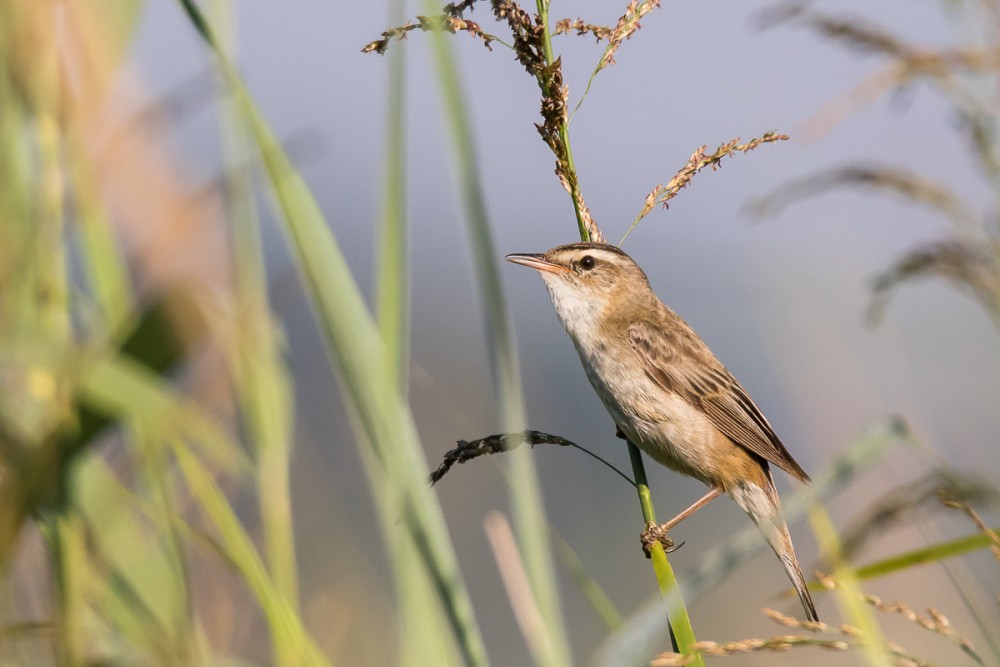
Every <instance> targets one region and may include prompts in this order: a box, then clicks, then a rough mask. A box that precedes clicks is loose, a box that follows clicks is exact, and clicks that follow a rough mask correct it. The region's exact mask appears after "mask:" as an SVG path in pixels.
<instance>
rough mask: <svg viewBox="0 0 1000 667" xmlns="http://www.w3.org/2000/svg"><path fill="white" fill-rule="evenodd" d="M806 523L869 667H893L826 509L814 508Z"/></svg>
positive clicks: (845, 617) (878, 627)
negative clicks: (857, 632) (826, 561)
mask: <svg viewBox="0 0 1000 667" xmlns="http://www.w3.org/2000/svg"><path fill="white" fill-rule="evenodd" d="M809 520H810V523H811V524H812V527H813V532H815V534H816V539H817V541H818V542H819V545H820V550H821V553H822V554H823V555H824V556H825V557H826V558H827V559H829V561H830V562H831V563H832V564H833V577H834V578H835V579H836V580H837V587H836V588H835V589H834V591H833V594H834V596H835V597H836V599H837V602H838V603H839V606H840V610H841V613H842V614H843V616H844V619H845V620H846V621H847V622H849V623H850V624H851V625H853V626H854V627H856V628H858V629H860V630H861V639H862V644H861V651H862V653H863V654H864V656H865V661H866V662H867V664H868V665H870V666H871V667H892V665H893V661H892V659H891V658H890V657H889V654H888V653H887V652H886V650H885V646H886V644H885V637H884V636H883V635H882V628H881V627H880V626H879V623H878V619H876V618H875V614H874V612H873V611H872V609H871V607H869V606H868V605H867V604H866V603H865V601H864V600H863V595H864V589H862V587H861V582H860V581H859V580H858V578H857V576H856V575H855V573H854V569H853V568H852V567H851V566H850V564H848V563H847V562H845V561H844V560H843V558H842V557H841V551H840V536H839V535H838V534H837V529H836V528H834V526H833V521H832V520H831V519H830V515H829V514H828V513H827V512H826V510H825V509H823V508H822V507H820V506H819V505H814V506H813V509H812V510H811V511H810V513H809Z"/></svg>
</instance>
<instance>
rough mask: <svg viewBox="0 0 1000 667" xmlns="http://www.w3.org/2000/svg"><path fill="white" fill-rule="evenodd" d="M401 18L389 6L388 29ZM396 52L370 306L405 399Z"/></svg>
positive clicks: (400, 104) (402, 89)
mask: <svg viewBox="0 0 1000 667" xmlns="http://www.w3.org/2000/svg"><path fill="white" fill-rule="evenodd" d="M405 18H406V11H405V2H404V1H403V0H393V2H392V3H391V10H390V16H389V25H401V24H402V23H403V21H404V20H405ZM403 56H404V51H403V50H402V49H393V51H392V53H391V54H390V55H389V91H388V92H389V95H388V97H389V115H388V118H387V121H386V134H385V136H386V151H385V169H384V172H383V193H382V210H381V215H380V219H379V225H378V249H377V257H376V262H375V266H376V274H375V282H376V288H375V292H376V304H377V314H378V324H379V330H380V331H381V332H382V340H383V341H384V342H385V348H386V354H387V355H388V359H387V363H386V365H387V366H388V368H389V370H390V372H391V373H394V374H396V376H397V377H396V378H395V382H396V384H397V385H398V386H399V388H400V391H402V392H403V394H404V395H405V394H406V390H407V383H408V373H407V369H408V368H409V364H410V359H409V356H410V355H409V341H410V304H409V258H408V239H407V235H408V232H407V228H406V120H405V119H406V116H405V111H406V109H405V100H406V85H405V84H406V61H405V60H404V58H403Z"/></svg>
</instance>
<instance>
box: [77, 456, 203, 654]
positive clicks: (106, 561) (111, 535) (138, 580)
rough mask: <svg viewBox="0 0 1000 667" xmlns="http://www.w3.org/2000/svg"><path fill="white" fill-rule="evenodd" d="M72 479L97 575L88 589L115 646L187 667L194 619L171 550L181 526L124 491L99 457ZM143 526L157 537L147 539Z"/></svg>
mask: <svg viewBox="0 0 1000 667" xmlns="http://www.w3.org/2000/svg"><path fill="white" fill-rule="evenodd" d="M166 470H169V467H164V468H163V470H162V471H166ZM162 471H161V472H162ZM76 479H77V480H78V494H77V498H78V505H79V507H80V511H81V512H82V513H83V516H84V518H85V519H86V522H87V525H88V527H89V533H90V538H89V540H90V551H91V553H92V554H93V555H92V558H94V560H95V561H96V562H97V563H98V565H97V567H99V568H100V569H101V571H102V572H103V573H104V575H103V577H102V578H100V579H95V581H94V582H93V583H92V588H93V589H94V591H93V593H92V596H93V598H94V600H95V607H96V609H97V610H98V612H99V614H100V616H101V617H102V618H106V619H107V622H108V623H109V624H110V625H111V626H112V627H113V628H114V634H115V636H116V638H117V639H118V642H119V643H123V644H125V646H127V647H135V648H137V649H139V650H145V651H147V652H149V653H151V654H152V655H154V656H156V657H157V658H159V659H160V660H161V661H162V662H164V663H168V664H183V663H190V662H191V660H192V657H191V656H192V655H193V653H194V647H193V633H194V630H193V620H192V619H190V618H189V612H190V606H189V604H190V601H189V598H188V590H187V589H188V587H187V581H186V573H185V570H184V561H183V554H181V553H180V552H179V551H178V549H177V546H176V541H177V539H179V537H180V533H181V532H182V531H183V529H182V528H181V527H180V526H181V525H183V519H182V518H181V517H179V516H178V515H177V513H176V512H175V511H173V510H172V507H164V506H163V502H162V501H161V500H160V499H158V498H157V499H154V498H150V497H148V496H147V495H146V494H142V495H140V494H137V493H134V492H132V491H130V490H129V489H127V488H125V487H124V486H123V485H122V484H121V482H119V480H118V478H117V477H116V476H115V474H114V473H113V472H112V470H111V468H110V467H109V465H108V464H107V462H106V461H105V460H104V459H103V458H101V457H99V456H90V457H87V458H86V459H84V460H83V461H81V464H80V467H79V469H78V474H77V475H76ZM173 507H176V505H174V506H173ZM144 519H149V520H151V524H152V526H153V527H154V529H155V531H156V533H155V534H154V535H153V536H152V538H151V535H150V532H151V529H150V527H149V526H150V522H148V521H145V520H144ZM119 657H120V656H119Z"/></svg>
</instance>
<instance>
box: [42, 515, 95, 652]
mask: <svg viewBox="0 0 1000 667" xmlns="http://www.w3.org/2000/svg"><path fill="white" fill-rule="evenodd" d="M50 523H51V524H52V525H51V529H50V531H49V550H50V554H51V557H52V561H53V563H52V569H53V574H54V575H55V587H54V588H55V593H56V596H57V599H58V602H59V622H58V623H57V629H58V635H57V650H58V654H59V661H60V664H62V665H67V666H68V667H74V666H76V665H83V664H84V655H85V654H86V651H85V646H86V644H87V639H86V638H87V632H86V629H85V627H84V625H85V621H84V618H85V616H86V613H87V599H86V590H85V589H86V582H87V581H88V579H89V577H90V572H89V571H88V570H89V567H88V566H89V563H88V559H87V555H86V554H87V547H86V537H85V535H84V527H83V521H82V520H81V517H80V516H79V514H77V513H76V512H75V511H73V510H66V511H62V512H59V513H58V514H56V515H54V516H53V517H52V518H51V520H50Z"/></svg>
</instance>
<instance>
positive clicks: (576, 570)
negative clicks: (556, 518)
mask: <svg viewBox="0 0 1000 667" xmlns="http://www.w3.org/2000/svg"><path fill="white" fill-rule="evenodd" d="M550 530H551V536H552V545H553V546H554V547H555V555H556V557H557V558H558V559H559V565H560V566H561V567H562V569H563V570H564V571H566V573H567V574H569V576H570V578H571V579H572V580H573V583H575V584H576V587H577V589H579V591H580V593H581V594H583V597H584V598H585V599H586V600H587V602H589V603H590V606H591V608H592V609H593V610H594V613H595V614H597V617H598V618H600V619H601V622H602V623H604V626H605V627H606V628H607V629H608V631H609V632H613V631H614V630H616V629H617V628H619V627H621V624H622V622H623V620H622V614H621V612H620V611H619V610H618V607H616V606H615V603H614V601H612V600H611V598H610V597H608V594H607V593H605V592H604V589H603V588H602V587H601V585H600V584H599V583H598V582H597V580H595V579H594V577H593V576H592V575H591V574H590V572H588V571H587V568H586V566H585V565H584V564H583V563H582V562H581V561H580V557H579V556H577V554H576V551H574V550H573V547H572V546H570V544H569V543H568V542H567V541H566V540H565V539H564V538H563V536H562V535H560V534H559V533H557V532H556V531H555V530H554V529H550Z"/></svg>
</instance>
